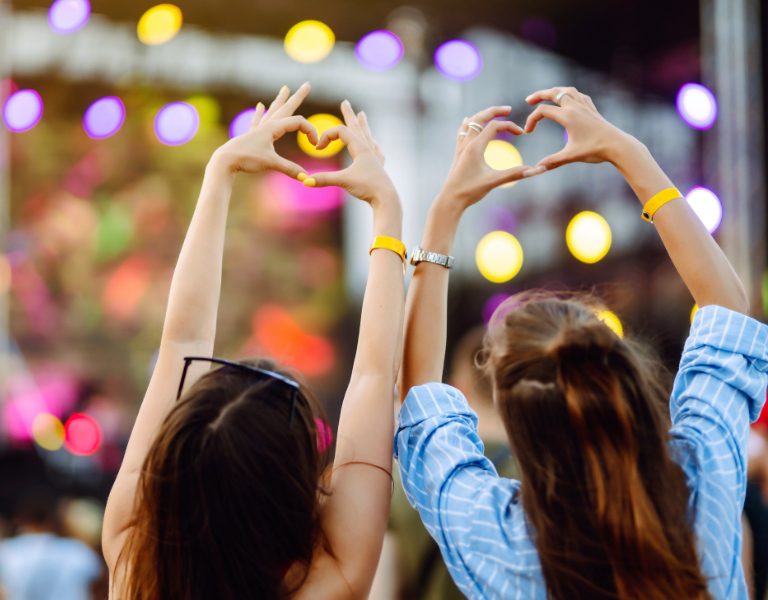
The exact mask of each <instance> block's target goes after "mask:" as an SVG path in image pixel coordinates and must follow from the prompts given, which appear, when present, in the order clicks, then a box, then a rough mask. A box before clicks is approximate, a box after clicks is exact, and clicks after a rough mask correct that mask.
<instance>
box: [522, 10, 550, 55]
mask: <svg viewBox="0 0 768 600" xmlns="http://www.w3.org/2000/svg"><path fill="white" fill-rule="evenodd" d="M520 35H521V36H522V37H523V39H526V40H528V41H529V42H533V43H534V44H538V45H539V46H545V47H547V48H554V47H555V46H556V45H557V28H556V27H555V26H554V25H553V24H552V22H551V21H548V20H547V19H542V18H541V17H530V18H528V19H525V21H523V24H522V25H521V26H520Z"/></svg>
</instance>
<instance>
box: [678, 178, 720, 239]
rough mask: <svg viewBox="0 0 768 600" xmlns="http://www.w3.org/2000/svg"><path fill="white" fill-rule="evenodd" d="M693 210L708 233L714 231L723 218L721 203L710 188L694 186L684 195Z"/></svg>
mask: <svg viewBox="0 0 768 600" xmlns="http://www.w3.org/2000/svg"><path fill="white" fill-rule="evenodd" d="M685 200H686V202H688V204H689V205H690V207H691V208H692V209H693V212H695V213H696V215H697V216H698V217H699V219H701V222H702V223H704V227H706V228H707V231H709V233H714V232H715V231H717V228H718V227H720V222H721V221H722V220H723V204H722V203H721V202H720V198H718V197H717V195H715V193H714V192H713V191H712V190H709V189H707V188H705V187H695V188H693V189H692V190H691V191H690V192H688V194H687V195H686V197H685Z"/></svg>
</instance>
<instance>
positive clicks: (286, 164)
mask: <svg viewBox="0 0 768 600" xmlns="http://www.w3.org/2000/svg"><path fill="white" fill-rule="evenodd" d="M267 165H268V166H269V168H270V169H272V170H273V171H279V172H280V173H284V174H286V175H288V176H289V177H293V178H294V179H298V178H299V175H301V174H302V173H306V172H307V170H306V169H305V168H304V167H302V166H301V165H298V164H296V163H295V162H293V161H291V160H288V159H287V158H283V157H282V156H280V155H279V154H277V153H275V155H274V156H273V157H271V159H270V160H269V162H268V163H267Z"/></svg>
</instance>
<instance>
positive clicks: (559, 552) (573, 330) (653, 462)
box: [486, 298, 709, 600]
mask: <svg viewBox="0 0 768 600" xmlns="http://www.w3.org/2000/svg"><path fill="white" fill-rule="evenodd" d="M518 301H519V300H518ZM486 355H487V362H486V368H487V369H488V370H489V371H490V372H491V376H492V379H493V381H494V385H495V387H496V394H497V398H498V404H499V410H500V413H501V416H502V419H503V420H504V424H505V427H506V429H507V432H508V435H509V438H510V442H511V444H512V447H513V450H514V452H515V455H516V457H517V459H518V461H519V463H520V466H521V469H522V473H523V477H522V480H523V482H522V483H523V484H522V502H523V506H524V507H525V510H526V513H527V515H528V517H529V518H530V520H531V523H532V525H533V528H534V530H535V542H536V546H537V549H538V553H539V558H540V562H541V565H542V570H543V573H544V578H545V581H546V583H547V587H548V590H549V593H550V597H552V598H557V599H560V598H568V599H570V598H595V599H598V598H621V599H629V598H633V599H634V598H637V599H641V598H642V599H644V600H645V599H651V600H654V599H659V600H662V599H668V598H687V599H688V598H690V599H696V598H709V596H708V594H707V586H706V580H705V578H704V576H703V575H702V573H701V569H700V567H699V562H698V557H697V554H696V549H695V542H694V536H693V533H692V530H691V527H690V525H689V523H688V519H687V514H686V511H687V505H688V489H687V486H686V483H685V478H684V474H683V472H682V470H681V469H680V467H679V466H678V465H677V464H676V463H674V462H673V461H672V460H671V458H670V456H669V453H668V451H667V433H666V432H667V430H668V427H669V423H668V420H667V419H666V418H665V416H664V412H663V411H664V409H663V402H664V400H665V394H664V390H663V389H662V387H661V386H660V385H658V383H657V382H655V381H653V380H652V378H651V374H652V371H651V370H649V369H646V368H645V363H644V361H643V359H642V358H641V356H640V355H639V354H638V352H637V351H636V350H635V349H634V348H633V347H632V346H631V345H629V344H628V343H627V342H625V341H623V340H621V339H620V338H618V337H617V336H616V335H615V334H614V333H613V332H612V331H611V330H610V329H609V328H608V327H607V326H606V325H604V324H603V323H602V322H601V321H599V320H598V319H597V318H596V317H595V316H594V313H593V312H592V311H591V310H590V309H588V308H587V307H585V306H584V305H582V304H581V303H578V302H574V301H563V300H558V299H553V298H546V299H543V300H534V301H528V302H523V303H522V305H521V306H520V307H519V308H518V309H516V310H514V311H513V312H510V313H509V314H507V315H506V316H505V317H503V321H502V322H501V323H498V322H496V323H493V324H492V329H491V332H490V333H489V336H488V339H487V346H486Z"/></svg>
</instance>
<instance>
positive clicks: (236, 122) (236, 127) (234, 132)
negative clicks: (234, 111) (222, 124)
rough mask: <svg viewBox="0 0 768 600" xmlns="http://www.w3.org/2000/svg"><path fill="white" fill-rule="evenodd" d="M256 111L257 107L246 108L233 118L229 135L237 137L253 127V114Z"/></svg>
mask: <svg viewBox="0 0 768 600" xmlns="http://www.w3.org/2000/svg"><path fill="white" fill-rule="evenodd" d="M255 112H256V109H255V108H246V109H245V110H244V111H243V112H241V113H240V114H239V115H237V116H236V117H235V118H234V119H232V123H230V125H229V137H230V138H233V137H237V136H238V135H243V134H244V133H245V132H246V131H248V129H249V128H250V127H251V121H253V115H254V113H255Z"/></svg>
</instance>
